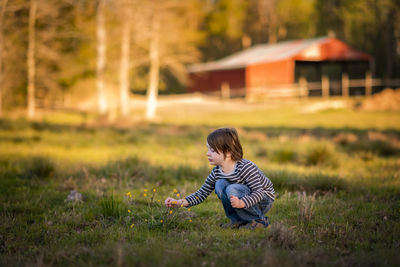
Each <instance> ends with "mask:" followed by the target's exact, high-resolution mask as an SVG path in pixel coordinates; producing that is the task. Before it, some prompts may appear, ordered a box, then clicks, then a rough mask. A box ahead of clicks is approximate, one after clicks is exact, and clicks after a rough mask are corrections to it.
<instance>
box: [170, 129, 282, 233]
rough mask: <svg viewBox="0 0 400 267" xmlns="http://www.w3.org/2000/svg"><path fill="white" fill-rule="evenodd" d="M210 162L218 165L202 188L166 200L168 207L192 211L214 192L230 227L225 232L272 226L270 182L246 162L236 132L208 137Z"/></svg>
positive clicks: (224, 132)
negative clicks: (269, 214) (267, 214)
mask: <svg viewBox="0 0 400 267" xmlns="http://www.w3.org/2000/svg"><path fill="white" fill-rule="evenodd" d="M207 148H208V151H207V158H208V161H209V162H210V164H211V165H215V167H214V168H213V170H212V171H211V173H210V174H209V175H208V177H207V179H206V181H205V183H204V184H203V186H202V187H201V188H200V189H199V190H198V191H196V192H195V193H193V194H191V195H189V196H187V197H186V198H183V199H179V200H176V199H173V198H170V197H169V198H167V199H166V200H165V205H166V206H167V207H181V206H183V207H191V206H194V205H198V204H200V203H201V202H203V201H204V200H205V199H206V198H207V197H208V196H209V195H210V193H211V192H212V191H213V190H214V189H215V193H216V194H217V196H218V198H219V199H220V200H221V201H222V205H223V207H224V210H225V214H226V216H227V217H228V218H229V219H230V220H231V222H230V223H227V224H222V225H221V227H223V228H250V229H251V228H261V227H267V226H268V225H269V221H268V217H264V214H265V213H266V212H267V211H269V210H270V209H271V207H272V204H273V202H274V194H275V191H274V188H273V185H272V183H271V181H270V180H269V179H268V178H267V177H266V176H265V175H264V173H263V172H262V171H261V170H260V169H259V168H258V167H257V166H256V165H255V164H254V163H253V162H251V161H249V160H246V159H243V150H242V146H241V144H240V142H239V137H238V134H237V131H236V130H235V129H233V128H221V129H217V130H215V131H213V132H212V133H210V134H209V135H208V137H207Z"/></svg>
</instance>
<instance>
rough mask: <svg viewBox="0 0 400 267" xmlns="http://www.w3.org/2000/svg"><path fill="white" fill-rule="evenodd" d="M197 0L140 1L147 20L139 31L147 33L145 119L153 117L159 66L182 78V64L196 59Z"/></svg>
mask: <svg viewBox="0 0 400 267" xmlns="http://www.w3.org/2000/svg"><path fill="white" fill-rule="evenodd" d="M196 5H197V1H193V0H191V1H185V2H184V3H183V2H182V1H179V0H164V1H160V0H157V1H150V2H146V4H145V3H143V8H144V10H143V13H144V14H146V15H145V17H144V19H145V21H147V23H146V24H145V25H146V26H145V28H144V29H141V31H142V34H144V35H145V36H147V40H148V53H149V82H148V88H147V107H146V119H148V120H152V119H154V118H155V116H156V107H157V96H158V89H159V83H160V69H161V68H163V67H164V68H167V69H168V70H169V71H170V72H171V73H173V74H174V75H175V76H176V77H177V78H178V79H180V80H182V81H183V80H184V79H185V75H186V68H185V64H188V63H191V62H194V61H195V60H197V58H198V52H197V50H196V47H195V45H196V44H197V43H198V41H199V36H198V35H197V34H196V32H195V28H196V27H197V25H196V24H193V23H191V22H190V21H191V20H195V21H196V19H197V18H196V13H195V12H193V8H194V7H196ZM193 16H194V17H193Z"/></svg>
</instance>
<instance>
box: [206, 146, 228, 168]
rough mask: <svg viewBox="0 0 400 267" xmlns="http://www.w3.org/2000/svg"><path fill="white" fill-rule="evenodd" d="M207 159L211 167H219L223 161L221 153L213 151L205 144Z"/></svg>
mask: <svg viewBox="0 0 400 267" xmlns="http://www.w3.org/2000/svg"><path fill="white" fill-rule="evenodd" d="M207 159H208V161H209V162H210V164H211V165H221V164H222V163H223V162H224V161H225V157H224V154H223V153H219V152H218V151H215V150H214V149H213V148H212V147H210V146H209V145H208V144H207Z"/></svg>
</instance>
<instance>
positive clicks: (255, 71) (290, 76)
mask: <svg viewBox="0 0 400 267" xmlns="http://www.w3.org/2000/svg"><path fill="white" fill-rule="evenodd" d="M293 82H294V61H293V60H292V59H287V60H282V61H276V62H270V63H264V64H257V65H250V66H247V68H246V85H247V87H248V88H252V87H266V86H276V85H282V84H291V83H293Z"/></svg>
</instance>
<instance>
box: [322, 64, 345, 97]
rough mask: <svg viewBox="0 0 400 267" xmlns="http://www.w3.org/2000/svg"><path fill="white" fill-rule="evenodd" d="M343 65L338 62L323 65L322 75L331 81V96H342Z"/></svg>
mask: <svg viewBox="0 0 400 267" xmlns="http://www.w3.org/2000/svg"><path fill="white" fill-rule="evenodd" d="M342 71H343V70H342V65H341V64H340V63H336V62H327V63H323V64H322V69H321V74H322V75H325V76H327V77H328V79H329V95H331V96H340V95H342Z"/></svg>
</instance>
